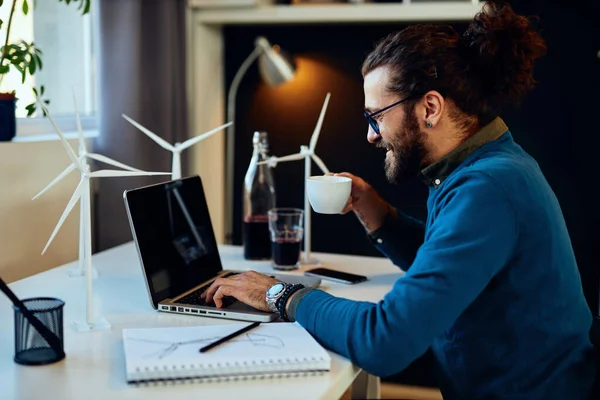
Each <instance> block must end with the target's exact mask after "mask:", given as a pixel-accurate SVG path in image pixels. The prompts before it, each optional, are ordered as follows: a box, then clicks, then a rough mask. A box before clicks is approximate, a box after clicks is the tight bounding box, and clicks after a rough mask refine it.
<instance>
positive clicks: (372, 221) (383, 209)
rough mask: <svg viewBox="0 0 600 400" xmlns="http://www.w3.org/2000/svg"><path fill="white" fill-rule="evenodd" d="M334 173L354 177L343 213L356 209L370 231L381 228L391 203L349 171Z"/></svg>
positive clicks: (359, 217)
mask: <svg viewBox="0 0 600 400" xmlns="http://www.w3.org/2000/svg"><path fill="white" fill-rule="evenodd" d="M333 175H335V176H345V177H347V178H350V179H352V190H351V192H350V198H349V199H348V203H347V204H346V207H344V209H343V210H342V214H346V213H347V212H350V211H354V213H355V214H356V216H357V217H358V219H359V220H360V222H361V223H362V224H363V226H364V227H365V229H366V230H367V231H368V232H373V231H374V230H376V229H377V228H379V227H380V226H381V225H382V224H383V221H384V220H385V217H386V216H387V214H388V212H389V211H390V209H391V207H390V205H389V204H388V203H387V202H386V201H385V200H384V199H383V198H382V197H381V196H380V195H379V193H377V192H376V191H375V189H373V187H372V186H371V185H369V184H368V183H367V182H365V181H364V180H363V179H362V178H359V177H358V176H355V175H352V174H350V173H348V172H342V173H339V174H333Z"/></svg>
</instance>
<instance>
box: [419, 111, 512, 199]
mask: <svg viewBox="0 0 600 400" xmlns="http://www.w3.org/2000/svg"><path fill="white" fill-rule="evenodd" d="M507 130H508V127H507V126H506V124H505V123H504V121H503V120H502V118H500V117H496V118H495V119H494V120H492V122H490V123H489V124H487V125H485V126H484V127H483V128H481V130H479V131H478V132H477V133H476V134H474V135H473V136H470V137H469V138H467V139H466V140H465V141H464V142H462V143H461V144H460V145H458V146H457V147H456V148H454V149H453V150H452V151H451V152H450V153H448V154H446V155H445V156H444V157H442V158H440V159H439V160H438V161H436V162H434V163H433V164H431V165H429V166H427V167H425V168H423V169H422V170H421V178H422V179H423V180H424V181H425V183H426V184H427V185H429V186H433V187H438V186H439V185H441V183H442V182H443V181H444V180H445V179H446V178H447V177H448V176H449V175H450V174H451V173H452V172H453V171H454V170H455V169H456V168H457V167H458V166H459V165H460V164H462V163H463V161H465V160H466V159H467V157H469V156H470V155H471V154H473V152H475V150H477V149H478V148H480V147H481V146H483V145H484V144H486V143H488V142H491V141H493V140H496V139H498V138H499V137H500V136H502V134H503V133H505V132H506V131H507Z"/></svg>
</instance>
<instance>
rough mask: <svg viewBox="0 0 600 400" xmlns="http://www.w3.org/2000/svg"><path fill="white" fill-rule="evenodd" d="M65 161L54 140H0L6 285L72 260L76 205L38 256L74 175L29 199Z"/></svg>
mask: <svg viewBox="0 0 600 400" xmlns="http://www.w3.org/2000/svg"><path fill="white" fill-rule="evenodd" d="M72 145H73V146H75V142H72ZM69 163H70V160H69V158H68V156H67V154H66V152H65V150H64V148H63V147H62V145H61V142H60V141H57V140H53V141H46V142H31V143H12V142H0V276H2V278H3V279H4V280H5V281H6V282H12V281H15V280H18V279H21V278H24V277H27V276H29V275H32V274H35V273H38V272H41V271H43V270H46V269H49V268H53V267H56V266H58V265H62V264H65V263H67V262H70V261H73V260H76V259H77V256H78V254H77V252H78V223H79V207H78V206H76V207H75V208H74V209H73V211H72V212H71V216H70V217H69V218H68V219H67V220H66V221H65V224H64V225H63V227H62V229H61V230H60V232H59V233H58V235H57V236H56V238H55V239H54V241H53V242H52V245H51V246H50V248H49V249H48V251H47V252H46V254H45V255H44V256H42V255H41V252H42V249H43V248H44V246H45V245H46V242H47V240H48V238H49V237H50V234H51V233H52V231H53V229H54V226H55V225H56V223H57V222H58V219H59V218H60V215H61V214H62V212H63V210H64V208H65V206H66V205H67V203H68V201H69V198H70V197H71V195H72V192H73V190H74V189H75V187H76V185H77V183H78V180H79V174H78V173H77V172H73V173H71V175H69V176H68V177H67V178H65V179H64V180H63V181H62V182H60V183H59V184H58V185H56V186H55V187H54V188H53V189H51V190H50V191H48V192H46V193H45V194H44V195H43V196H42V197H40V198H38V199H36V200H35V201H32V200H31V198H32V197H33V196H34V195H35V194H37V193H38V192H39V191H40V190H41V189H43V188H44V187H45V186H46V185H47V184H48V183H50V182H51V181H52V179H54V178H55V177H56V175H58V174H59V173H60V172H61V171H62V170H63V169H64V168H65V167H67V165H69Z"/></svg>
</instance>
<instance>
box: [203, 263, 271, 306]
mask: <svg viewBox="0 0 600 400" xmlns="http://www.w3.org/2000/svg"><path fill="white" fill-rule="evenodd" d="M277 282H279V281H278V280H277V279H273V278H270V277H268V276H266V275H263V274H259V273H258V272H256V271H248V272H244V273H243V274H238V275H233V276H232V277H230V278H217V279H215V281H214V282H213V283H212V285H210V287H209V288H208V289H206V291H205V292H204V293H202V298H203V299H205V300H206V301H207V302H211V301H214V302H215V305H216V306H217V308H221V306H222V305H223V297H225V296H233V297H235V298H236V299H238V300H239V301H241V302H242V303H245V304H248V305H249V306H251V307H254V308H256V309H257V310H260V311H267V312H271V309H270V308H269V306H268V305H267V301H266V299H265V297H266V294H267V289H269V288H270V287H271V286H273V285H274V284H276V283H277Z"/></svg>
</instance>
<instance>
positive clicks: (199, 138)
mask: <svg viewBox="0 0 600 400" xmlns="http://www.w3.org/2000/svg"><path fill="white" fill-rule="evenodd" d="M231 125H233V122H228V123H226V124H224V125H221V126H219V127H218V128H215V129H213V130H210V131H208V132H205V133H203V134H201V135H198V136H196V137H193V138H191V139H188V140H186V141H185V142H183V143H181V144H180V145H179V146H177V147H178V148H179V149H180V150H185V149H187V148H188V147H190V146H193V145H195V144H196V143H198V142H200V141H202V140H204V139H206V138H207V137H209V136H211V135H214V134H215V133H217V132H219V131H222V130H223V129H226V128H228V127H230V126H231Z"/></svg>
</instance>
